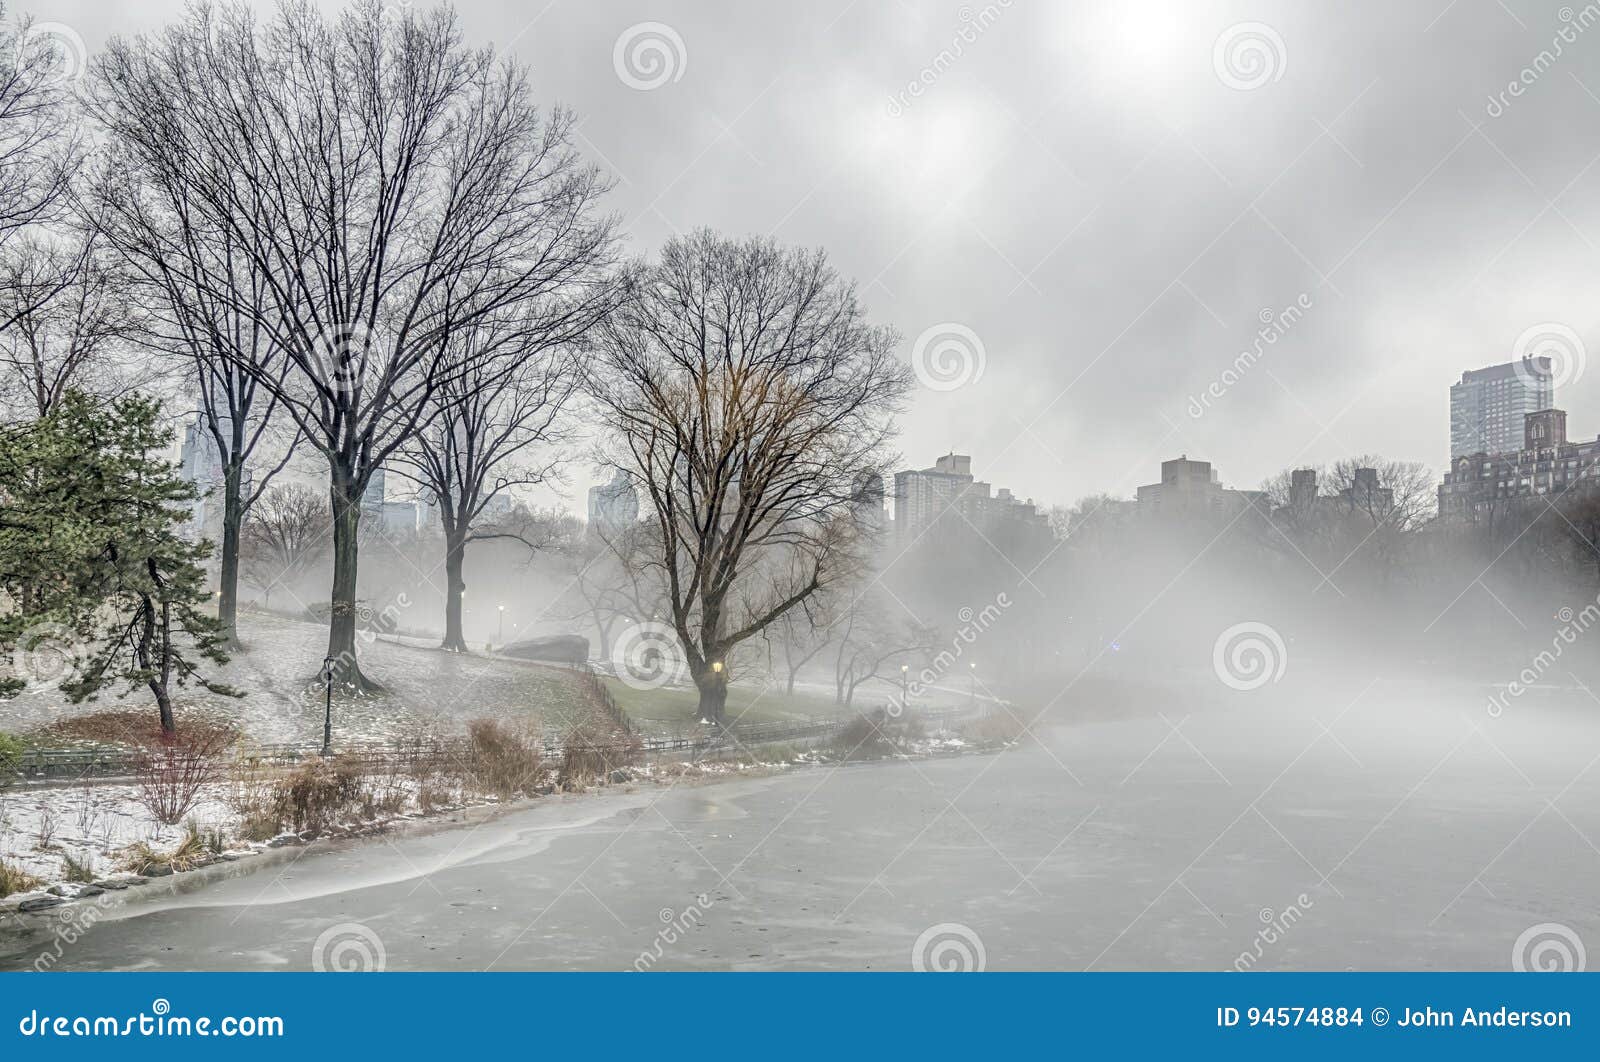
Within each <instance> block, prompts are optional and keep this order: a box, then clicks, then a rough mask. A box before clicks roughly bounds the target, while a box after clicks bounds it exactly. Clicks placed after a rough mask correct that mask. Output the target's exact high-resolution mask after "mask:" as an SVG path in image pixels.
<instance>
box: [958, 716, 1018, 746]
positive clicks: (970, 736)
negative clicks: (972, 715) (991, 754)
mask: <svg viewBox="0 0 1600 1062" xmlns="http://www.w3.org/2000/svg"><path fill="white" fill-rule="evenodd" d="M956 732H957V733H959V734H960V735H961V737H962V738H964V739H965V740H967V741H970V742H972V743H973V744H975V745H985V746H988V745H1009V744H1011V743H1012V742H1015V741H1020V740H1021V739H1022V738H1023V736H1024V735H1026V734H1027V730H1026V729H1025V728H1024V727H1023V725H1022V721H1021V720H1020V719H1018V718H1017V717H1016V716H1014V715H1012V714H1011V713H1010V712H1008V711H1005V710H1003V709H1001V710H997V711H993V712H990V713H988V714H987V715H984V716H981V717H979V718H977V719H973V720H971V721H969V722H966V723H963V724H961V726H960V727H958V728H957V731H956Z"/></svg>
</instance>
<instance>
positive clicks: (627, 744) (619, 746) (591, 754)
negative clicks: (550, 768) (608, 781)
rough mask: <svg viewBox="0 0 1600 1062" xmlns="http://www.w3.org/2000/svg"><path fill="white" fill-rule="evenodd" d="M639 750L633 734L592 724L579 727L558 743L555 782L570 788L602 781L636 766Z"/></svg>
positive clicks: (637, 740) (637, 741) (638, 742)
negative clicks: (617, 772)
mask: <svg viewBox="0 0 1600 1062" xmlns="http://www.w3.org/2000/svg"><path fill="white" fill-rule="evenodd" d="M641 747H642V746H641V743H640V741H639V738H638V736H637V735H634V734H629V733H626V732H624V731H621V730H616V729H611V728H606V727H600V726H596V725H593V724H589V725H585V726H580V727H578V728H577V729H576V730H574V731H573V732H572V733H571V734H569V735H567V738H566V740H565V741H564V742H563V743H562V748H561V767H560V769H559V770H558V771H557V772H556V781H557V783H558V784H560V785H561V787H562V788H564V789H570V788H573V787H575V786H580V785H586V784H588V783H590V782H593V781H597V780H599V779H603V778H605V777H606V775H608V774H610V773H611V772H612V771H614V770H617V769H618V768H621V767H627V766H630V765H632V764H633V763H636V762H637V761H638V759H639V750H640V748H641Z"/></svg>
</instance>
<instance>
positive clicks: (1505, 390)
mask: <svg viewBox="0 0 1600 1062" xmlns="http://www.w3.org/2000/svg"><path fill="white" fill-rule="evenodd" d="M1555 390H1556V389H1555V374H1554V372H1553V370H1552V368H1551V363H1550V359H1549V358H1548V357H1544V356H1540V357H1533V358H1523V359H1522V360H1521V361H1510V362H1506V363H1505V364H1504V365H1491V366H1489V367H1487V368H1484V369H1472V370H1470V371H1468V372H1464V373H1462V374H1461V382H1460V383H1456V384H1452V385H1451V386H1450V456H1451V457H1464V456H1468V455H1471V454H1476V453H1486V454H1503V453H1510V452H1512V451H1514V450H1520V449H1522V446H1523V442H1524V439H1523V418H1525V417H1526V416H1527V415H1528V414H1529V413H1537V412H1538V411H1539V410H1541V409H1549V408H1550V407H1551V406H1553V405H1555Z"/></svg>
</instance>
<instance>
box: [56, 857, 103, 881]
mask: <svg viewBox="0 0 1600 1062" xmlns="http://www.w3.org/2000/svg"><path fill="white" fill-rule="evenodd" d="M61 863H62V867H63V870H62V875H63V876H64V877H65V878H66V880H68V881H76V882H80V883H86V882H90V881H93V880H94V879H95V873H94V853H92V852H85V853H83V858H82V859H79V858H77V857H76V856H74V855H73V854H72V853H71V852H63V853H61Z"/></svg>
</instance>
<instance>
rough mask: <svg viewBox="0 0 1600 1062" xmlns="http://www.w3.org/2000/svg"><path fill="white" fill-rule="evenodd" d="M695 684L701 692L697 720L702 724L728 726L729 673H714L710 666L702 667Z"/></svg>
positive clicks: (695, 678)
mask: <svg viewBox="0 0 1600 1062" xmlns="http://www.w3.org/2000/svg"><path fill="white" fill-rule="evenodd" d="M694 684H695V687H696V688H697V689H699V691H700V710H699V715H698V717H697V718H699V720H700V721H701V722H711V723H716V724H717V725H718V726H726V725H727V705H728V671H727V668H723V669H722V670H721V671H714V670H712V668H711V665H710V664H705V665H702V667H701V668H700V670H699V671H698V672H696V674H695V676H694Z"/></svg>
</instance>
